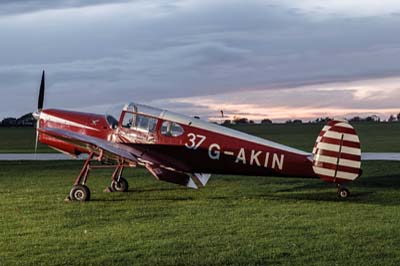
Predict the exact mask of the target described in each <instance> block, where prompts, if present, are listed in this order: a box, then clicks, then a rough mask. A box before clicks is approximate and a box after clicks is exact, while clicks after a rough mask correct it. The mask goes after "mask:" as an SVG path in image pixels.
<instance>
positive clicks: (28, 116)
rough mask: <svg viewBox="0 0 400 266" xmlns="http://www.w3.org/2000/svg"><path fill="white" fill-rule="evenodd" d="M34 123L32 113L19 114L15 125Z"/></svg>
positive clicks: (28, 125)
mask: <svg viewBox="0 0 400 266" xmlns="http://www.w3.org/2000/svg"><path fill="white" fill-rule="evenodd" d="M34 124H35V119H34V118H33V116H32V113H28V114H26V115H23V116H21V117H20V118H18V119H17V126H24V127H32V126H33V125H34Z"/></svg>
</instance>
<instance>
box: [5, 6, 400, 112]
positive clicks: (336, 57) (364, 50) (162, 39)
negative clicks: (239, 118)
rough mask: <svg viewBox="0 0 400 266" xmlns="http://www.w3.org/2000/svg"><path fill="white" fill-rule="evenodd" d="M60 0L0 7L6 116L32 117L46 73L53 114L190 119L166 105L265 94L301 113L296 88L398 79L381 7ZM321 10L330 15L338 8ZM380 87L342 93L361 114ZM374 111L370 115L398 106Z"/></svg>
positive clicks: (399, 45)
mask: <svg viewBox="0 0 400 266" xmlns="http://www.w3.org/2000/svg"><path fill="white" fill-rule="evenodd" d="M367 2H368V3H370V2H369V1H367ZM12 3H14V4H12ZM60 3H61V2H60ZM62 3H63V4H59V1H58V2H57V1H33V0H31V1H5V2H2V3H0V7H4V8H5V9H2V8H0V10H6V9H7V8H10V10H11V7H12V8H13V9H12V11H10V13H9V14H8V15H7V16H1V15H0V32H2V44H1V46H2V49H1V50H0V57H1V58H2V60H1V62H0V90H1V91H2V94H3V96H4V97H1V98H0V115H3V116H5V115H19V114H21V113H23V112H28V111H32V110H34V108H35V106H34V105H35V102H36V97H37V96H36V94H37V87H38V85H39V84H38V83H39V79H40V73H41V70H42V69H46V71H47V84H48V89H47V94H46V106H48V107H50V106H52V107H60V108H73V109H85V110H87V108H88V107H93V108H94V109H96V110H97V109H99V108H100V107H106V106H108V105H112V104H119V103H121V102H124V101H139V102H155V103H158V102H165V105H167V106H168V107H169V108H171V109H173V110H174V109H176V110H182V111H185V112H186V111H188V109H187V108H186V107H183V106H182V104H183V102H181V101H178V100H175V101H171V100H168V99H179V98H182V99H197V98H196V97H205V98H207V99H211V98H213V97H216V98H218V97H219V95H223V96H225V98H224V100H226V101H228V100H230V98H229V97H237V98H238V99H241V100H242V103H243V104H250V105H252V104H253V103H252V101H253V100H257V99H255V98H254V97H255V96H254V97H249V98H247V97H244V96H246V95H257V96H258V97H260V98H263V97H261V96H260V95H259V94H258V92H257V91H261V92H262V93H265V94H266V95H271V94H273V96H271V97H272V98H273V99H275V102H274V103H275V104H276V103H279V104H280V105H281V106H285V107H288V106H295V107H299V108H300V107H304V106H307V105H306V103H304V104H303V103H300V102H299V100H298V97H297V96H296V94H295V93H291V91H296V88H299V87H304V86H310V85H318V86H321V87H325V85H324V84H330V85H332V84H335V83H338V82H349V83H351V82H354V81H357V80H367V79H369V80H371V79H374V80H377V81H379V82H381V81H382V80H384V79H385V78H388V77H398V76H400V61H399V60H398V58H399V56H400V34H398V33H399V32H398V31H399V28H398V25H399V23H400V17H399V16H395V15H387V14H388V13H384V12H380V13H379V12H377V13H376V14H375V16H374V17H370V16H366V15H365V16H364V15H363V16H343V15H340V14H339V15H330V16H329V18H327V19H322V20H321V19H317V20H316V19H315V17H316V15H315V14H314V13H313V12H314V11H313V10H314V8H315V7H314V6H313V5H312V4H310V3H311V2H307V1H299V2H297V1H296V3H294V2H293V1H291V2H290V3H289V1H284V2H282V3H280V2H276V3H273V2H270V3H269V4H266V2H265V1H249V2H246V3H244V2H242V1H237V0H233V1H223V2H218V1H210V0H205V1H198V0H190V1H173V2H170V1H151V2H149V1H118V2H117V3H116V4H115V2H111V1H109V2H107V1H62ZM321 3H322V2H321ZM324 3H325V2H324ZM34 4H35V5H34ZM36 4H37V5H36ZM322 4H323V3H322ZM7 5H9V6H8V7H7ZM11 5H13V6H11ZM393 5H394V4H393ZM33 6H35V7H33ZM384 6H385V5H384ZM388 6H389V7H393V11H396V10H397V9H396V8H394V6H392V4H389V5H388ZM28 7H29V8H28ZM322 9H323V10H325V11H323V12H322V11H319V12H320V13H321V12H322V13H321V14H325V13H329V14H330V13H332V12H333V11H334V10H337V9H338V8H337V7H335V6H334V5H333V4H332V5H329V4H326V5H323V6H322ZM345 9H346V8H344V10H345ZM349 9H351V8H349ZM317 10H319V9H318V8H317ZM327 10H328V11H327ZM329 10H330V11H329ZM331 11H332V12H331ZM335 12H336V11H335ZM335 12H333V13H335ZM333 13H332V14H333ZM336 13H338V12H336ZM339 13H340V12H339ZM342 13H343V12H342ZM318 16H319V15H318ZM324 16H325V15H324ZM326 17H327V16H325V18H326ZM379 86H380V84H378V83H377V84H376V88H364V87H360V88H359V89H358V90H356V91H353V92H352V93H353V94H352V93H350V92H349V91H345V90H342V91H341V94H338V95H335V97H336V96H337V97H339V98H338V99H341V98H340V97H344V95H345V96H346V97H347V96H349V95H350V96H351V97H350V99H352V101H353V105H354V106H356V105H360V108H361V107H362V105H363V102H362V101H358V100H362V99H368V98H369V97H378V96H379V95H381V96H382V95H383V93H381V90H380V87H379ZM393 90H397V88H393ZM236 93H238V94H236ZM346 93H348V94H346ZM313 94H314V95H315V96H313V95H311V94H310V95H309V98H316V97H319V99H318V103H319V104H320V105H321V106H322V105H323V106H325V107H326V108H330V107H332V108H333V107H336V105H334V102H333V99H332V97H334V96H333V95H332V94H330V96H329V97H327V98H326V94H324V92H323V91H317V90H314V91H313ZM227 95H228V96H229V97H228V96H227ZM279 95H281V96H279ZM354 95H356V97H354ZM381 96H379V97H381ZM10 99H12V100H10ZM245 101H246V102H245ZM267 102H268V101H267ZM195 103H196V102H194V103H192V104H191V103H188V102H185V104H186V105H187V106H192V108H194V109H193V110H194V111H195V112H196V113H198V114H203V116H204V115H207V116H208V115H211V114H210V110H209V109H207V108H209V107H207V105H201V106H199V105H195ZM301 104H302V105H301ZM371 104H374V106H371V107H372V109H373V108H375V107H379V108H381V105H385V104H387V105H391V104H392V102H391V101H390V99H389V98H382V99H381V103H379V102H373V103H371ZM96 106H98V108H96ZM277 108H278V106H277ZM364 109H368V108H364ZM277 110H278V109H277ZM211 111H212V112H213V110H211ZM285 115H286V116H288V115H291V113H290V112H289V113H286V114H285Z"/></svg>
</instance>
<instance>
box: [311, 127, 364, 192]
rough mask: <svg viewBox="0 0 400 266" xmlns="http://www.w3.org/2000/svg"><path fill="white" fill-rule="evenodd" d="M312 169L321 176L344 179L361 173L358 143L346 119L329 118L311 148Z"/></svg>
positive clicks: (331, 179)
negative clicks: (330, 119)
mask: <svg viewBox="0 0 400 266" xmlns="http://www.w3.org/2000/svg"><path fill="white" fill-rule="evenodd" d="M313 170H314V172H315V174H317V175H318V176H319V177H320V178H321V179H322V180H324V181H326V182H333V183H338V184H341V183H346V182H350V181H353V180H355V179H357V178H358V177H359V176H360V175H361V146H360V140H359V138H358V135H357V133H356V131H355V129H354V128H353V127H352V126H351V125H350V124H349V123H348V122H347V121H345V120H332V121H330V122H329V123H328V124H327V125H326V126H325V127H324V128H323V129H322V131H321V133H320V134H319V136H318V138H317V141H316V143H315V146H314V149H313Z"/></svg>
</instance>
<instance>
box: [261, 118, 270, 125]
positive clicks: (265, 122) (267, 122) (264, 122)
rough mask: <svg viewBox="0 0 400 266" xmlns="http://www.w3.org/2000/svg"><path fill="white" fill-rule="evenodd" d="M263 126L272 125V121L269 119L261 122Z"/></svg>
mask: <svg viewBox="0 0 400 266" xmlns="http://www.w3.org/2000/svg"><path fill="white" fill-rule="evenodd" d="M261 124H262V125H264V124H272V120H271V119H268V118H264V119H263V120H261Z"/></svg>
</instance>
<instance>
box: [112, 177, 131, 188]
mask: <svg viewBox="0 0 400 266" xmlns="http://www.w3.org/2000/svg"><path fill="white" fill-rule="evenodd" d="M128 187H129V186H128V181H127V180H126V179H125V178H123V177H122V176H121V177H120V178H119V180H113V181H111V186H110V188H111V191H113V192H127V191H128Z"/></svg>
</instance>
